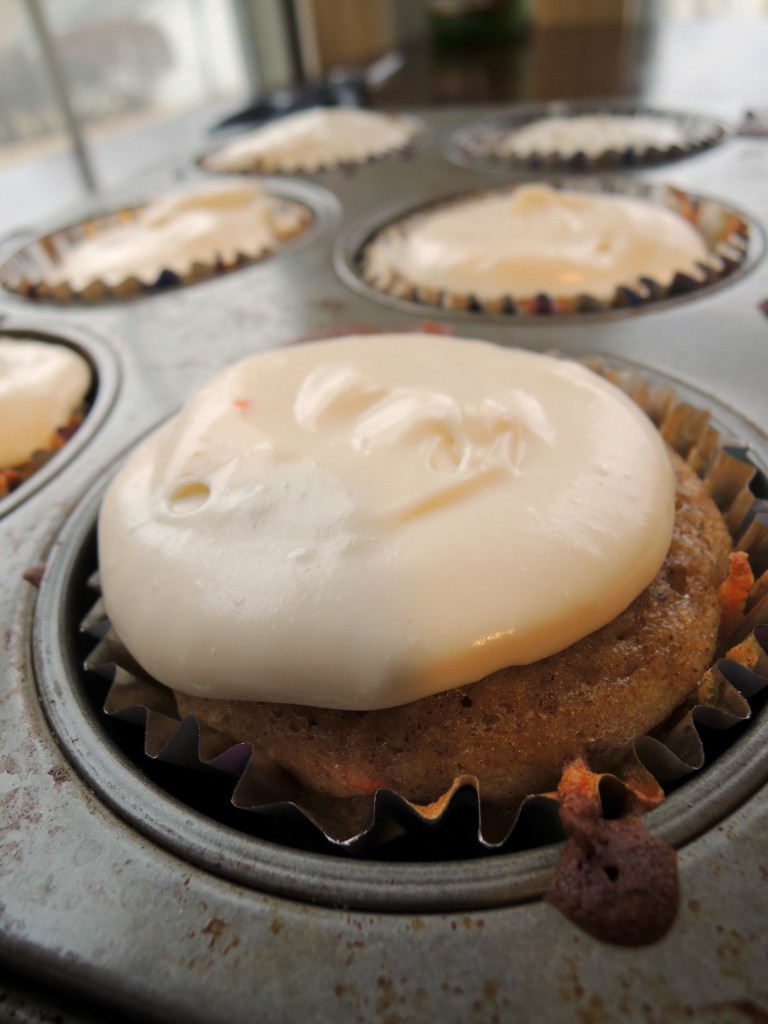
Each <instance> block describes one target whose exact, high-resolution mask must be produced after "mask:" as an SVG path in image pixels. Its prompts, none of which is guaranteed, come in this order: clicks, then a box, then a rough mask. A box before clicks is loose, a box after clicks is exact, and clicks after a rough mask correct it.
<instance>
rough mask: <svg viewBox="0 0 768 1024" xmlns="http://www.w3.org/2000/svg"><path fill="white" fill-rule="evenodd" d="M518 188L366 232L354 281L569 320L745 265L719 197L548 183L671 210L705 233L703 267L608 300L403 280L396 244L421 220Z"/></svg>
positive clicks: (408, 295) (682, 291)
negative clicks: (484, 293)
mask: <svg viewBox="0 0 768 1024" xmlns="http://www.w3.org/2000/svg"><path fill="white" fill-rule="evenodd" d="M519 184H521V183H518V184H515V185H507V186H505V187H503V188H497V189H489V190H486V191H482V192H471V193H463V194H461V195H459V196H453V197H452V198H450V199H447V200H442V201H440V202H437V203H432V204H429V205H427V206H424V207H421V208H420V209H418V210H416V212H414V213H411V214H408V215H406V216H404V217H403V218H402V219H400V220H397V221H394V222H393V223H390V224H389V225H387V226H386V227H384V228H382V229H380V230H378V231H376V232H375V233H373V234H372V235H370V236H369V237H368V239H367V240H366V241H365V242H364V243H363V245H362V246H361V248H360V251H359V253H358V255H357V260H356V272H357V274H358V276H359V277H360V279H361V280H362V281H363V282H365V283H366V284H367V285H369V286H370V287H371V288H373V289H375V291H377V292H379V293H383V294H384V295H387V296H391V297H392V298H394V299H396V300H402V301H405V302H408V303H415V304H417V305H419V306H422V307H425V308H433V309H449V310H459V311H465V312H473V313H489V314H494V315H510V316H512V315H522V316H547V315H568V314H574V313H600V312H605V311H607V310H612V309H623V308H627V307H639V306H645V305H648V304H649V303H653V302H659V301H661V300H663V299H667V298H672V297H675V296H680V295H688V294H691V293H694V292H697V291H699V290H701V289H703V288H705V287H707V286H711V285H713V284H716V283H717V282H718V281H721V280H722V279H724V278H726V277H728V276H729V275H730V274H732V273H733V272H734V271H736V270H737V269H738V268H739V267H740V266H741V265H742V264H743V263H744V262H745V260H746V259H747V256H748V254H749V246H750V230H749V225H748V223H747V221H746V220H745V219H744V218H743V217H742V216H741V215H740V214H739V213H738V212H737V211H735V210H732V209H730V208H729V207H727V206H725V205H723V204H722V203H720V202H717V201H716V200H713V199H708V198H704V197H699V196H693V195H690V194H689V193H687V192H683V191H681V190H680V189H677V188H673V187H672V186H668V185H644V184H640V183H637V182H633V183H627V182H621V181H618V180H614V181H612V182H606V181H602V182H591V181H590V182H575V183H574V182H568V183H567V184H566V183H563V182H557V183H555V182H553V183H551V184H552V185H553V186H554V187H556V188H565V187H568V188H569V189H574V190H576V191H580V192H584V193H587V194H589V193H592V194H598V193H607V194H613V195H624V196H630V197H633V198H642V199H645V200H648V201H650V202H655V203H657V204H659V205H661V206H664V207H666V208H667V209H669V210H672V211H673V212H675V213H677V214H679V215H680V216H681V217H683V218H684V219H685V220H687V221H688V222H689V223H690V224H692V225H693V227H695V228H696V230H697V231H699V233H700V234H701V235H702V237H703V239H704V241H705V243H706V245H707V248H708V250H709V255H708V258H707V260H706V262H701V263H697V264H696V269H695V271H694V272H693V273H692V272H691V271H690V270H687V269H686V270H683V269H681V270H680V271H679V272H678V273H676V274H675V275H674V276H673V278H672V279H671V281H670V282H669V283H668V284H663V283H661V282H659V281H656V280H654V279H653V278H651V277H643V276H641V277H638V278H636V279H635V280H632V281H627V282H626V284H623V285H620V286H619V287H617V288H616V290H615V292H614V294H613V296H612V297H611V298H610V299H608V300H606V299H603V298H599V297H597V296H594V295H589V294H582V295H578V296H573V297H571V296H568V297H563V296H558V295H556V294H549V293H539V294H535V295H519V294H514V293H513V292H510V293H509V294H507V295H503V296H500V297H498V298H493V299H482V298H480V297H478V296H477V295H473V294H472V293H469V292H465V293H458V292H454V291H451V290H449V289H439V288H434V287H424V286H420V285H418V284H416V283H414V282H412V281H410V280H408V278H407V277H405V276H404V275H403V274H402V273H401V272H400V271H399V270H398V269H397V251H398V247H399V244H400V242H401V241H402V239H404V238H405V237H406V236H407V235H408V232H409V231H410V230H411V229H412V228H413V227H414V226H417V225H418V224H419V223H420V222H421V221H422V220H423V219H424V218H426V217H429V216H431V215H432V214H433V213H435V212H439V211H442V210H445V209H449V208H451V207H453V206H457V205H460V204H462V203H464V202H466V201H467V200H474V199H483V198H486V197H491V196H499V195H504V194H505V193H507V192H512V191H514V190H515V189H516V188H517V187H519Z"/></svg>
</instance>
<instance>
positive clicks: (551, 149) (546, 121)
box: [496, 114, 687, 160]
mask: <svg viewBox="0 0 768 1024" xmlns="http://www.w3.org/2000/svg"><path fill="white" fill-rule="evenodd" d="M686 142H687V140H686V136H685V132H684V131H683V129H682V128H681V126H680V125H679V124H678V123H676V122H675V121H673V120H671V119H669V118H664V117H649V116H645V117H641V116H634V115H620V114H582V115H578V116H574V117H544V118H541V119H540V120H537V121H530V122H529V123H528V124H524V125H521V126H520V127H519V128H514V129H512V130H510V131H509V132H508V134H506V136H503V137H501V138H500V139H499V141H498V142H497V145H496V151H497V152H498V154H499V155H500V156H511V157H515V158H517V159H528V158H530V157H532V156H535V155H536V156H540V157H541V158H542V159H545V160H546V158H547V157H548V156H550V155H554V154H557V156H558V157H560V158H562V159H564V160H569V159H571V158H572V157H574V156H576V154H577V153H583V154H584V155H585V156H586V157H587V158H588V159H590V160H595V159H598V158H599V157H601V156H603V155H604V154H605V153H609V152H615V153H626V152H628V151H630V150H631V151H632V152H633V153H635V154H637V155H638V156H641V155H643V154H645V153H647V152H648V151H649V150H651V149H656V150H671V149H673V148H675V147H678V148H682V147H684V146H685V145H686Z"/></svg>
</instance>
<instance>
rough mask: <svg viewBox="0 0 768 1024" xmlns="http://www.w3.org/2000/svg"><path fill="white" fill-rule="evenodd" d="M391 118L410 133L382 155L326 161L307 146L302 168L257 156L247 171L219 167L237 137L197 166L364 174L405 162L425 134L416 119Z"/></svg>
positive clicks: (221, 170) (210, 169) (259, 171)
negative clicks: (374, 167)
mask: <svg viewBox="0 0 768 1024" xmlns="http://www.w3.org/2000/svg"><path fill="white" fill-rule="evenodd" d="M391 116H392V117H393V118H396V119H397V121H398V122H399V123H401V124H402V125H403V127H404V129H406V130H407V133H408V137H407V139H406V140H405V142H403V144H402V145H399V146H393V147H390V148H388V149H384V150H381V151H380V152H373V153H369V154H367V155H365V156H362V157H359V158H356V159H354V160H330V161H323V160H320V159H318V158H317V157H316V156H314V155H313V154H312V152H311V151H310V147H309V146H308V147H307V152H306V155H305V157H304V159H303V160H302V162H301V164H300V165H299V166H294V167H286V166H285V165H281V163H280V161H279V159H274V160H273V159H264V158H259V157H257V156H254V157H253V159H252V160H250V161H249V162H248V164H247V166H245V167H244V166H242V163H241V162H240V161H238V162H236V163H232V164H230V165H226V166H217V160H216V157H217V156H218V154H220V153H222V152H223V151H224V150H225V149H226V148H227V146H229V145H230V144H231V143H232V142H235V141H237V139H239V138H242V136H237V138H233V139H229V140H228V141H227V142H225V143H221V144H220V145H218V146H215V147H214V148H213V149H209V150H207V151H206V152H205V153H203V154H202V155H201V156H199V157H198V158H197V160H196V161H195V163H196V165H197V166H198V167H199V168H200V169H201V170H203V171H205V172H206V173H208V174H281V175H307V174H324V173H326V172H327V171H333V170H341V171H345V172H347V173H353V172H354V171H357V170H361V169H363V168H365V167H367V166H369V165H370V164H374V163H379V162H380V161H382V160H393V159H394V160H398V159H401V160H402V159H407V158H408V157H410V156H411V155H412V154H413V151H414V148H415V146H416V143H417V141H418V138H419V136H420V135H422V134H423V133H424V132H425V131H426V128H425V126H424V124H423V123H422V122H421V121H419V120H418V119H417V118H415V117H409V116H407V115H404V114H397V115H394V114H393V115H391Z"/></svg>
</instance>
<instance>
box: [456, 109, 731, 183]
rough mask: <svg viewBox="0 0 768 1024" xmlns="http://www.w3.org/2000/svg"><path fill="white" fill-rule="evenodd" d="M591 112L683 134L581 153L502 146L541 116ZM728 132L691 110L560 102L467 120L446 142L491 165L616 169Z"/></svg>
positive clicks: (682, 152) (680, 153)
mask: <svg viewBox="0 0 768 1024" xmlns="http://www.w3.org/2000/svg"><path fill="white" fill-rule="evenodd" d="M591 114H599V115H608V116H610V115H615V116H617V117H638V118H641V117H642V118H648V117H651V118H657V119H658V120H659V121H660V122H664V123H670V124H673V125H674V126H675V127H676V128H678V129H679V130H680V133H681V135H682V136H683V138H682V141H681V142H680V143H674V144H672V145H668V146H664V145H660V146H654V145H649V146H643V147H641V148H638V147H635V146H633V145H631V144H630V145H626V146H621V147H607V148H606V149H604V150H602V151H601V152H599V153H594V154H589V153H586V152H584V151H583V150H579V151H576V152H569V153H564V152H561V151H559V150H558V149H556V148H554V147H553V148H551V149H546V150H545V149H542V150H536V151H531V152H529V153H514V152H510V151H509V150H508V149H507V148H506V146H507V144H508V143H509V142H510V141H511V139H512V136H513V135H514V133H515V132H517V131H519V130H520V129H521V128H525V127H526V126H527V125H529V124H532V123H534V122H537V121H545V120H546V119H547V118H548V117H558V118H560V117H579V116H584V115H591ZM728 135H729V131H728V129H727V128H726V127H725V125H723V124H720V123H719V122H717V121H714V120H712V119H711V118H707V117H701V116H699V115H696V114H681V113H675V112H671V111H670V112H665V111H661V110H649V109H642V108H633V109H621V108H620V107H617V108H611V107H607V108H606V107H594V108H586V107H583V106H579V107H576V106H569V105H559V106H557V107H549V108H543V109H541V110H539V111H538V113H530V114H528V115H526V116H524V117H520V116H515V115H507V116H504V115H501V116H499V117H492V118H486V119H484V120H482V121H478V122H475V123H473V124H469V125H466V126H465V127H463V128H460V129H459V130H458V131H457V132H455V133H454V134H453V136H452V138H451V145H452V147H453V148H454V150H455V151H456V152H457V153H458V154H459V156H460V158H461V157H468V158H469V159H470V161H473V162H479V163H485V164H488V165H489V166H492V167H496V168H509V169H516V170H526V171H552V172H568V173H575V172H583V173H593V172H596V171H609V170H621V169H625V170H632V169H636V168H642V167H655V166H658V165H659V164H665V163H672V162H673V161H675V160H682V159H684V158H685V157H688V156H693V155H694V154H695V153H700V152H702V151H704V150H706V149H711V148H712V147H713V146H717V145H719V144H720V143H721V142H724V141H725V140H726V139H727V138H728Z"/></svg>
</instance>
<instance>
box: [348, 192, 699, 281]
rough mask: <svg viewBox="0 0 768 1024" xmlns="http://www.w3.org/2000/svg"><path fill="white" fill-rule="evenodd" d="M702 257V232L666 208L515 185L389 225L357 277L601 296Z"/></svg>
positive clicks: (689, 268)
mask: <svg viewBox="0 0 768 1024" xmlns="http://www.w3.org/2000/svg"><path fill="white" fill-rule="evenodd" d="M707 258H708V251H707V247H706V244H705V242H704V239H703V237H702V236H701V235H700V234H699V232H698V231H696V229H695V228H694V227H692V225H691V224H689V223H688V221H686V220H684V219H683V218H682V217H681V216H679V214H677V213H675V212H674V211H672V210H669V209H667V208H666V207H664V206H662V205H660V204H658V203H653V202H648V201H646V200H643V199H635V198H630V197H627V196H618V195H606V194H599V195H595V194H592V193H582V192H568V191H560V190H558V189H553V188H550V187H549V186H547V185H538V184H537V185H523V186H520V187H519V188H516V189H513V190H510V191H506V192H502V193H492V194H490V195H483V196H480V197H471V198H468V199H466V200H463V201H458V202H456V203H453V204H451V205H449V206H444V207H442V208H440V209H437V210H434V211H426V212H424V213H420V214H416V215H415V216H413V217H411V218H409V219H407V220H406V221H402V222H400V223H398V224H395V225H393V226H392V227H391V228H388V229H386V230H385V231H384V232H383V233H382V234H381V235H379V236H378V237H376V238H375V239H374V240H373V241H372V242H371V243H370V245H369V246H368V249H367V250H366V253H365V258H364V264H365V265H364V273H365V276H366V278H367V279H368V280H369V281H370V282H371V283H372V284H375V285H377V286H380V287H384V288H386V287H387V286H388V283H389V282H390V281H391V279H392V275H393V274H396V275H398V276H399V277H401V278H403V279H404V280H406V281H408V282H410V284H412V285H415V286H416V287H419V288H430V289H435V290H437V291H447V292H449V293H453V294H457V295H473V296H476V297H477V298H479V299H481V300H486V301H489V300H498V299H504V298H505V297H507V296H510V297H512V298H518V299H522V298H530V297H533V296H535V295H538V294H541V293H544V294H547V295H551V296H554V297H556V298H558V297H561V298H576V297H578V296H580V295H589V296H593V297H595V298H598V299H603V300H610V299H612V297H613V296H614V294H615V292H616V289H617V288H618V287H620V286H622V285H625V286H626V285H630V286H631V285H633V284H636V282H637V280H638V278H640V277H649V278H652V279H653V280H654V281H656V282H658V283H659V284H661V285H663V286H666V285H668V284H669V283H670V282H671V281H672V279H673V277H674V276H675V274H676V273H677V272H678V271H684V272H688V273H697V271H696V264H697V263H699V262H700V261H704V260H706V259H707Z"/></svg>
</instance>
